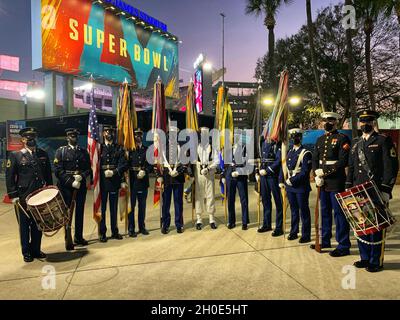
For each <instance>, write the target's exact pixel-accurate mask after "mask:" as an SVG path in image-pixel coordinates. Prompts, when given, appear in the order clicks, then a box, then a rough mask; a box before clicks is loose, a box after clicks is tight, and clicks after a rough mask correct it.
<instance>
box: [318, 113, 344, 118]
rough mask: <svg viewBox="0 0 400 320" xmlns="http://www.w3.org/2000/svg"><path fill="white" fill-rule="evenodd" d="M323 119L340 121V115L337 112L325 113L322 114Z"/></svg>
mask: <svg viewBox="0 0 400 320" xmlns="http://www.w3.org/2000/svg"><path fill="white" fill-rule="evenodd" d="M321 118H322V119H328V120H329V119H333V120H339V119H340V115H339V114H337V113H336V112H323V113H321Z"/></svg>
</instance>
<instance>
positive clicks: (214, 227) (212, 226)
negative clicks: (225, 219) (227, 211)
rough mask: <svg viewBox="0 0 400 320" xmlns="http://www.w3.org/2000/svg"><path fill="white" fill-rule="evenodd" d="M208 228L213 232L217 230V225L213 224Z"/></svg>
mask: <svg viewBox="0 0 400 320" xmlns="http://www.w3.org/2000/svg"><path fill="white" fill-rule="evenodd" d="M210 227H211V229H213V230H215V229H217V228H218V227H217V225H216V224H215V222H213V223H210Z"/></svg>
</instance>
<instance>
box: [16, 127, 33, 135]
mask: <svg viewBox="0 0 400 320" xmlns="http://www.w3.org/2000/svg"><path fill="white" fill-rule="evenodd" d="M19 135H20V136H21V137H28V136H37V130H36V128H32V127H28V128H24V129H22V130H20V132H19Z"/></svg>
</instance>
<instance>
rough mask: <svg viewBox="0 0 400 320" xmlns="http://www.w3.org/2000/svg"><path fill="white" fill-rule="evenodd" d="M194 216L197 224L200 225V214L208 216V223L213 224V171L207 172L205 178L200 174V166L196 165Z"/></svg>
mask: <svg viewBox="0 0 400 320" xmlns="http://www.w3.org/2000/svg"><path fill="white" fill-rule="evenodd" d="M194 176H195V181H196V183H195V184H196V214H197V223H202V214H203V213H204V212H205V213H207V214H208V215H209V216H210V223H215V217H214V216H215V170H209V173H208V175H207V176H203V175H202V174H201V166H200V165H196V169H195V172H194Z"/></svg>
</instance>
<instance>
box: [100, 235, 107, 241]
mask: <svg viewBox="0 0 400 320" xmlns="http://www.w3.org/2000/svg"><path fill="white" fill-rule="evenodd" d="M107 241H108V239H107V236H106V235H105V234H103V235H101V236H100V242H103V243H106V242H107Z"/></svg>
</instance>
